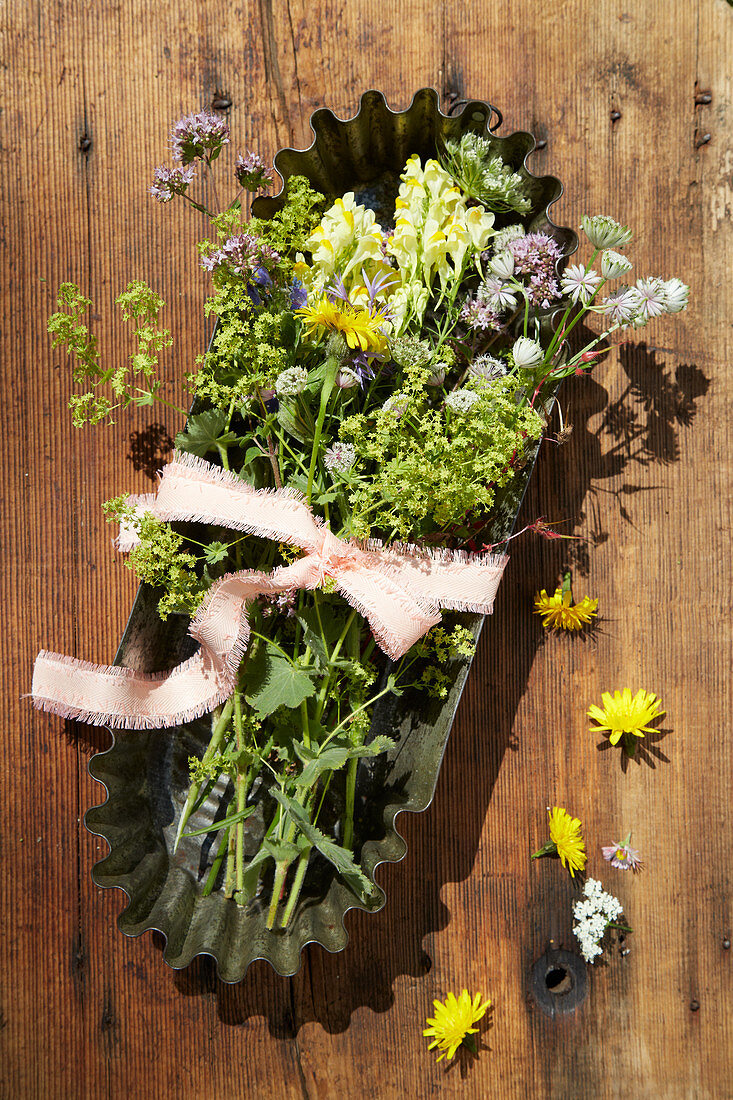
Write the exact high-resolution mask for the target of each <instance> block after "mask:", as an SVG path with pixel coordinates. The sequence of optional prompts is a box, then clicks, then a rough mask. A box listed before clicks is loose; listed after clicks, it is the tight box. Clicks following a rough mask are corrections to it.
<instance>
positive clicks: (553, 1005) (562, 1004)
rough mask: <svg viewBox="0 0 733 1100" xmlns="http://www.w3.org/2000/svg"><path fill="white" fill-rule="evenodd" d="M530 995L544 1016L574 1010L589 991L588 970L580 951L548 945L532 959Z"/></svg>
mask: <svg viewBox="0 0 733 1100" xmlns="http://www.w3.org/2000/svg"><path fill="white" fill-rule="evenodd" d="M531 988H532V995H533V997H534V1000H535V1002H536V1004H537V1007H538V1008H541V1009H542V1011H543V1012H544V1013H545V1014H546V1015H547V1016H564V1015H566V1014H567V1013H570V1012H574V1011H575V1009H576V1008H577V1007H578V1005H581V1004H582V1003H583V1001H584V1000H585V998H586V996H587V995H588V971H587V969H586V965H585V963H584V962H583V960H582V959H581V957H580V955H576V954H575V952H573V951H566V950H564V949H563V948H560V949H558V948H549V949H548V950H547V951H546V952H545V953H544V955H542V956H541V957H540V958H539V959H537V961H536V962H535V964H534V966H533V967H532V974H531Z"/></svg>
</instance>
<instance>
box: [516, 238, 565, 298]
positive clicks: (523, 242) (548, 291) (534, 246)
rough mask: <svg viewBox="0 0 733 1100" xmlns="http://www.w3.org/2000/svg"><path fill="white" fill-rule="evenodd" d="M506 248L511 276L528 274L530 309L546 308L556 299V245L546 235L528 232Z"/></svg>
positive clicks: (558, 295) (558, 292) (558, 291)
mask: <svg viewBox="0 0 733 1100" xmlns="http://www.w3.org/2000/svg"><path fill="white" fill-rule="evenodd" d="M506 247H507V249H508V251H509V252H511V254H512V256H513V257H514V274H515V276H516V275H529V276H530V280H529V300H530V303H531V304H532V305H533V306H542V307H544V308H547V306H549V304H550V302H551V301H553V299H555V298H559V297H560V288H559V287H558V285H557V279H556V277H555V274H556V264H557V261H558V260H559V259H560V257H561V256H562V249H561V248H560V245H559V244H558V243H557V241H556V240H554V239H553V238H552V237H548V235H547V234H546V233H528V234H527V235H526V237H518V238H516V239H515V240H512V241H509V242H508V244H507V246H506Z"/></svg>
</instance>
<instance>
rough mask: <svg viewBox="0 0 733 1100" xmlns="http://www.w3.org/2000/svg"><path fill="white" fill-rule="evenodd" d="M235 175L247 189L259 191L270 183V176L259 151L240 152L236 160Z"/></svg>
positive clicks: (238, 181)
mask: <svg viewBox="0 0 733 1100" xmlns="http://www.w3.org/2000/svg"><path fill="white" fill-rule="evenodd" d="M234 175H235V176H236V177H237V183H238V184H239V186H240V187H243V188H244V189H245V191H259V190H260V188H262V187H268V186H269V184H270V176H269V174H268V172H267V168H266V167H265V162H264V160H263V159H262V157H261V156H260V155H259V153H244V154H242V153H238V154H237V159H236V161H235V162H234Z"/></svg>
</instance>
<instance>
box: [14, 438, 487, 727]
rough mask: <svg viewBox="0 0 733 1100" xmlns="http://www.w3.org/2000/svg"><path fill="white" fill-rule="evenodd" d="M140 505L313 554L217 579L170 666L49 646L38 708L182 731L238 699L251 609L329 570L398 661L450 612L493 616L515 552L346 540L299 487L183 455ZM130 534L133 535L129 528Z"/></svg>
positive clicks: (36, 676)
mask: <svg viewBox="0 0 733 1100" xmlns="http://www.w3.org/2000/svg"><path fill="white" fill-rule="evenodd" d="M137 501H138V507H140V508H141V509H144V510H146V511H150V512H152V513H153V514H154V515H155V516H156V517H157V518H158V519H161V520H194V521H198V522H201V523H207V524H212V525H215V526H219V527H228V528H232V529H233V530H237V531H244V532H247V533H249V534H253V535H259V536H262V537H265V538H270V539H276V540H277V541H279V542H283V543H287V544H288V545H292V546H298V547H300V548H301V549H302V550H303V551H305V555H304V556H303V557H301V558H299V559H298V560H297V561H294V562H293V563H292V564H291V565H286V566H281V567H280V568H278V569H275V570H274V571H273V572H272V573H261V572H255V571H253V570H242V571H241V572H238V573H229V574H227V575H226V576H224V577H222V578H221V579H220V580H218V581H216V582H215V583H214V584H213V585H212V587H211V588H210V590H209V592H208V593H207V595H206V597H205V599H204V602H203V603H202V605H201V607H200V608H199V610H198V612H197V614H196V616H195V618H194V619H193V620H192V622H191V625H190V628H189V633H190V634H191V635H192V637H194V638H195V639H196V640H197V641H198V642H200V644H201V648H200V649H199V651H198V652H197V653H195V654H194V656H193V657H190V658H189V660H187V661H184V662H183V663H182V664H180V665H178V666H177V667H176V668H174V669H172V670H171V671H170V672H163V673H156V674H147V673H141V672H135V671H134V670H133V669H128V668H122V667H117V666H100V665H91V664H89V663H87V662H85V661H78V660H76V659H75V658H72V657H64V656H61V655H60V654H58V653H48V652H46V651H42V652H41V653H40V654H39V655H38V657H37V659H36V663H35V667H34V670H33V687H32V698H33V702H34V704H35V706H37V707H39V708H40V709H42V710H48V711H52V712H53V713H55V714H60V715H62V716H63V717H64V718H78V719H80V720H82V721H85V722H91V723H93V724H95V725H109V726H116V727H122V728H126V729H156V728H164V727H172V726H175V725H179V724H181V723H183V722H188V721H191V720H192V719H194V718H197V717H199V716H200V715H202V714H206V713H208V712H209V711H211V710H213V709H214V707H216V706H219V704H221V703H223V702H224V701H225V700H227V699H228V698H230V697H231V695H232V694H233V692H234V689H235V685H236V679H237V670H238V668H239V664H240V662H241V659H242V656H243V655H244V652H245V650H246V649H247V644H248V641H249V634H250V630H249V622H248V619H247V605H248V603H250V601H252V600H254V599H256V598H257V597H258V596H261V595H273V594H277V593H279V592H286V591H292V590H293V589H300V588H304V589H314V588H318V587H320V586H321V585H322V584H323V582H324V580H325V579H326V578H330V579H331V580H332V581H333V582H334V584H335V586H336V588H337V590H338V591H339V592H340V593H341V594H342V595H343V596H344V598H345V599H346V600H347V601H348V602H349V604H351V606H352V607H354V608H355V609H356V610H357V611H359V613H360V614H361V615H363V616H364V617H365V618H366V619H367V620H368V622H369V626H370V627H371V630H372V633H373V634H374V637H375V640H376V641H377V644H378V645H379V646H380V647H381V648H382V649H383V650H384V652H385V653H387V654H388V656H389V657H391V658H392V659H393V660H396V659H398V658H399V657H401V656H402V655H403V654H405V653H406V652H407V650H408V649H409V648H410V647H411V646H412V645H413V644H414V643H415V642H416V641H417V640H418V639H419V638H421V637H422V636H423V635H424V634H425V633H427V631H428V630H429V629H430V628H431V627H432V626H435V625H436V624H437V623H439V622H440V608H441V607H443V608H447V609H452V610H457V611H473V612H478V613H479V614H484V615H486V614H489V613H490V612H491V610H492V608H493V603H494V597H495V595H496V591H497V589H498V587H499V581H500V580H501V575H502V573H503V571H504V568H505V566H506V563H507V560H508V559H507V558H506V556H505V555H490V554H485V555H475V554H466V553H463V552H461V551H448V550H437V551H429V550H424V549H421V548H419V547H416V546H410V545H407V546H405V545H396V544H393V545H392V546H390V547H388V548H386V549H385V548H384V547H383V546H382V544H381V543H380V542H378V541H376V540H370V541H368V542H366V543H356V542H344V541H343V540H342V539H339V538H337V537H336V536H335V535H334V534H333V533H332V532H331V531H330V530H329V528H328V527H327V526H326V525H325V524H324V523H323V522H322V521H320V520H319V519H317V518H316V517H315V516H314V515H313V513H312V512H311V510H310V508H309V507H308V504H307V503H306V501H305V499H304V498H303V497H302V496H301V495H300V494H299V493H297V492H295V491H294V490H290V489H253V488H252V486H251V485H247V484H246V482H243V481H240V480H239V479H238V478H237V477H236V476H235V475H234V474H231V473H228V472H227V471H225V470H222V469H220V468H219V467H217V466H212V465H210V464H209V463H207V462H203V461H202V460H201V459H198V458H195V457H192V456H191V455H187V454H180V453H176V454H175V456H174V460H173V462H171V463H170V465H168V466H166V467H165V469H164V470H163V473H162V476H161V480H160V485H159V488H158V492H157V494H156V495H155V496H150V497H145V498H137ZM123 537H124V536H123Z"/></svg>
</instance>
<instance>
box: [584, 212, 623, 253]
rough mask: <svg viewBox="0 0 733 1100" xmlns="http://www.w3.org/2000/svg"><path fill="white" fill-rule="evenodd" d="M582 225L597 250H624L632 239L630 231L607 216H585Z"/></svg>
mask: <svg viewBox="0 0 733 1100" xmlns="http://www.w3.org/2000/svg"><path fill="white" fill-rule="evenodd" d="M580 223H581V225H580V227H581V229H582V230H583V232H584V233H585V235H586V237H587V238H588V240H589V241H590V243H591V244H592V245H594V246H595V247H596V248H623V246H624V245H625V244H628V243H629V241H630V240H631V237H632V233H631V230H630V229H627V228H626V226H625V225H619V223H618V222H616V221H614V220H613V218H609V217H608V216H607V215H606V214H596V215H595V216H594V217H592V218H590V217H589V216H588V215H587V214H584V215H583V217H582V218H581V219H580Z"/></svg>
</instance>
